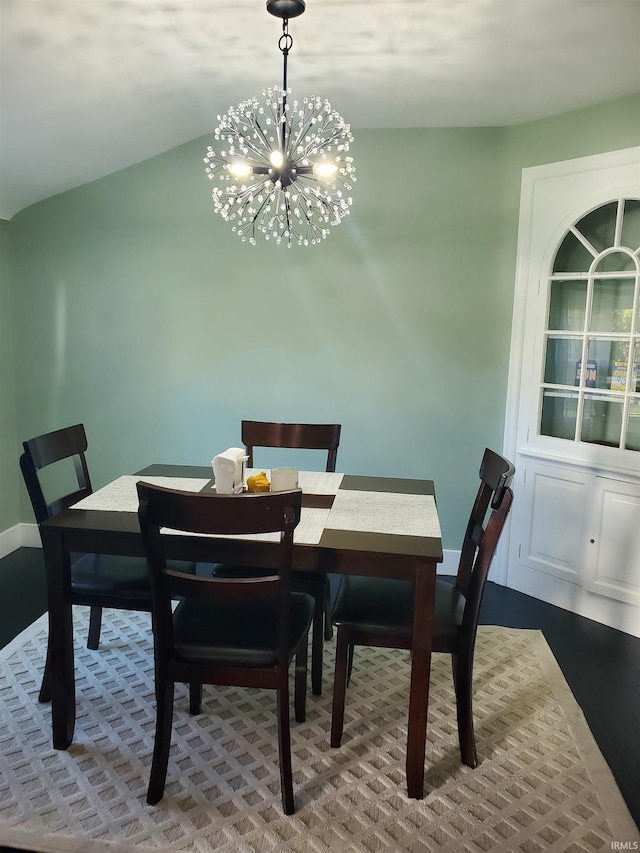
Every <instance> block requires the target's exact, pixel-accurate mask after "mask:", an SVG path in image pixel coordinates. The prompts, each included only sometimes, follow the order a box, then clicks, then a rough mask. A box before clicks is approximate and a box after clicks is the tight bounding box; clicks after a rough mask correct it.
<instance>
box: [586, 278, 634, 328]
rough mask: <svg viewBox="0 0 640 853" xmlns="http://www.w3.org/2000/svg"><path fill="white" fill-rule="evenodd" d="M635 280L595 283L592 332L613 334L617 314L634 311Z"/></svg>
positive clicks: (604, 280) (621, 279) (596, 281)
mask: <svg viewBox="0 0 640 853" xmlns="http://www.w3.org/2000/svg"><path fill="white" fill-rule="evenodd" d="M635 284H636V282H635V277H633V278H610V279H604V278H597V279H595V281H594V283H593V304H592V306H591V323H590V326H589V328H590V330H591V331H592V332H613V331H614V326H615V322H616V318H620V316H621V315H620V314H619V313H616V312H620V311H630V310H633V292H634V289H635Z"/></svg>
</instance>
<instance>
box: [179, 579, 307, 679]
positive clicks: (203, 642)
mask: <svg viewBox="0 0 640 853" xmlns="http://www.w3.org/2000/svg"><path fill="white" fill-rule="evenodd" d="M313 608H314V601H313V598H312V597H311V596H310V595H302V594H299V593H292V594H291V610H290V619H289V651H290V655H291V656H293V653H294V652H295V650H296V649H297V648H298V647H299V646H300V643H301V642H302V640H303V638H304V637H305V635H306V634H307V632H308V631H309V626H310V625H311V619H312V617H313ZM276 614H277V605H276V604H275V603H274V605H273V607H270V606H265V603H264V601H256V602H255V603H253V605H252V602H249V601H240V602H238V603H237V604H233V603H229V602H226V603H222V602H217V601H198V600H194V599H186V600H184V601H182V602H181V603H180V604H179V605H178V606H177V607H176V610H175V613H174V616H173V632H174V647H175V653H176V658H177V659H179V660H181V661H184V662H186V663H199V664H205V665H212V664H213V665H219V666H246V667H264V666H271V665H275V664H276V662H277V658H276V642H277V615H276Z"/></svg>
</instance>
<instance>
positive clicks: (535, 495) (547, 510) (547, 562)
mask: <svg viewBox="0 0 640 853" xmlns="http://www.w3.org/2000/svg"><path fill="white" fill-rule="evenodd" d="M592 482H593V477H592V476H591V475H589V474H585V473H581V472H579V471H571V470H565V469H563V468H558V467H556V466H552V465H544V464H542V465H541V464H539V463H534V462H530V463H528V464H526V466H525V468H524V471H523V476H522V486H523V488H518V502H519V503H520V510H521V511H520V513H518V519H519V525H520V529H519V530H518V531H517V534H516V535H517V537H518V543H517V544H518V564H519V565H520V566H521V567H524V568H526V569H529V570H532V571H535V572H543V573H545V574H547V575H551V576H553V577H556V578H560V579H561V580H564V581H568V582H569V583H577V584H580V583H581V582H582V581H581V577H580V575H581V566H582V564H583V561H584V558H585V551H586V544H587V539H586V530H587V509H588V500H589V494H590V491H591V485H592ZM514 533H515V531H514Z"/></svg>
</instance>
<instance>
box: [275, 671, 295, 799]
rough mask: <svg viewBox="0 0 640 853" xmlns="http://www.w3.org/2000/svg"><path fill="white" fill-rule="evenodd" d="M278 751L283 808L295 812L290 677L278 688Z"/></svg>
mask: <svg viewBox="0 0 640 853" xmlns="http://www.w3.org/2000/svg"><path fill="white" fill-rule="evenodd" d="M278 751H279V755H280V788H281V792H282V809H283V811H284V813H285V814H293V812H294V811H295V804H294V801H293V773H292V771H291V727H290V724H289V677H288V675H287V676H286V681H285V684H283V685H281V686H280V687H279V688H278Z"/></svg>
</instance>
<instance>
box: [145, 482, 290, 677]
mask: <svg viewBox="0 0 640 853" xmlns="http://www.w3.org/2000/svg"><path fill="white" fill-rule="evenodd" d="M137 489H138V498H139V500H140V504H139V509H138V518H139V520H140V530H141V532H142V540H143V543H144V548H145V553H146V556H147V565H148V568H149V575H150V581H151V593H152V597H153V612H154V634H155V637H156V644H158V651H159V652H160V653H162V654H165V655H168V656H170V655H171V653H172V649H173V621H172V618H171V613H172V610H171V602H172V599H174V598H177V597H181V598H195V599H198V600H200V601H202V600H206V599H217V600H219V601H239V600H248V599H263V600H265V602H266V601H267V600H268V599H271V600H272V601H275V602H276V604H277V606H278V609H279V612H278V637H277V649H278V652H279V657H281V660H285V659H286V658H287V653H288V624H289V619H288V612H289V605H290V592H291V562H292V553H293V531H294V529H295V528H296V526H297V524H298V522H299V521H300V512H301V507H302V492H301V491H300V489H295V490H293V491H289V492H277V493H275V492H274V493H273V494H271V493H264V494H240V495H217V494H201V493H196V492H181V491H177V490H175V489H167V488H163V487H161V486H154V485H150V484H148V483H142V482H140V483H138V484H137ZM161 528H169V529H171V530H179V531H184V532H185V533H187V534H188V533H192V534H209V535H220V536H234V535H236V536H244V535H246V534H255V533H258V534H259V533H280V538H279V541H278V542H274V543H272V546H273V549H276V550H275V552H274V553H275V558H273V557H272V558H271V559H270V563H269V565H270V566H272V567H273V566H275V567H276V568H274V573H273V574H271V575H266V576H263V577H250V578H247V577H231V578H223V577H217V576H216V575H211V576H206V577H202V576H198V575H193V574H188V573H186V572H179V571H174V570H173V569H170V568H167V560H166V554H165V547H164V545H165V541H166V539H167V538H170V536H171V534H168V535H167V534H164V535H163V534H161V533H160V530H161ZM212 547H214V548H215V545H214V543H212ZM270 550H272V548H271V546H270ZM225 560H227V561H229V556H228V555H227V556H226V557H225Z"/></svg>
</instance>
